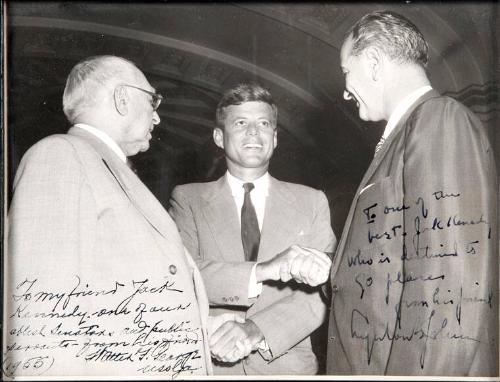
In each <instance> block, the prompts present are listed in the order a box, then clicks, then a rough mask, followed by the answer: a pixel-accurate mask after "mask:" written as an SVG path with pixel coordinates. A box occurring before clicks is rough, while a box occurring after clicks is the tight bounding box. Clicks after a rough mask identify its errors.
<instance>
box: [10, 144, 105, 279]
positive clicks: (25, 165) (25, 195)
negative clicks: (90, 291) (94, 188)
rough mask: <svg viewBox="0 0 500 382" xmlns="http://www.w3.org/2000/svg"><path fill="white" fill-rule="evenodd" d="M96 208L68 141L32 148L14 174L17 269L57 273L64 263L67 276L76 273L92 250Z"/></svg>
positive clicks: (12, 222)
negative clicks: (80, 259)
mask: <svg viewBox="0 0 500 382" xmlns="http://www.w3.org/2000/svg"><path fill="white" fill-rule="evenodd" d="M95 208H96V207H95V201H94V200H93V197H92V194H91V191H90V188H89V186H88V183H87V181H86V178H85V175H84V173H83V172H82V167H81V164H80V162H79V159H78V157H77V154H76V152H75V150H74V148H73V146H72V145H71V144H70V143H69V142H67V141H66V140H64V139H62V138H52V139H50V140H48V141H43V142H41V143H39V144H37V145H36V146H34V147H33V148H32V149H31V150H29V151H28V153H27V154H26V155H25V157H24V158H23V160H22V162H21V164H20V166H19V169H18V172H17V175H16V178H15V182H14V196H13V200H12V204H11V207H10V211H9V257H10V259H12V261H13V262H14V263H13V264H12V263H11V265H12V266H13V271H14V274H15V275H16V276H17V275H18V274H19V272H21V273H23V274H24V273H30V274H33V275H35V274H38V275H46V274H53V270H54V269H58V268H60V267H61V265H63V266H64V269H65V271H66V272H65V273H67V274H68V277H74V275H75V274H77V273H78V271H79V269H78V264H79V261H78V259H79V258H80V257H82V256H86V255H88V254H89V253H91V251H92V245H93V242H94V231H93V227H95V219H96V210H95ZM34 260H35V261H34ZM21 268H22V271H21ZM19 276H20V277H24V276H21V275H20V274H19ZM60 276H61V275H60Z"/></svg>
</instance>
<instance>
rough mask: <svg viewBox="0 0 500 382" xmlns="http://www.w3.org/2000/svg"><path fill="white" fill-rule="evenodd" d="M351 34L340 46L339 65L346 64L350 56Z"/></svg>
mask: <svg viewBox="0 0 500 382" xmlns="http://www.w3.org/2000/svg"><path fill="white" fill-rule="evenodd" d="M352 44H353V41H352V36H349V37H348V38H347V40H345V41H344V44H343V45H342V48H341V49H340V65H341V66H346V65H348V63H349V59H350V58H352V56H351V51H352Z"/></svg>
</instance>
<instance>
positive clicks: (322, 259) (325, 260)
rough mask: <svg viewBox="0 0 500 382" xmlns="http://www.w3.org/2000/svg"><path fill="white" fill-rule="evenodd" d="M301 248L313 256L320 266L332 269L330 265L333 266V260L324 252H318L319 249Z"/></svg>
mask: <svg viewBox="0 0 500 382" xmlns="http://www.w3.org/2000/svg"><path fill="white" fill-rule="evenodd" d="M301 248H302V249H303V250H306V251H307V252H308V253H310V254H311V255H313V256H314V258H315V259H316V261H318V263H319V264H320V265H323V266H325V267H330V265H331V264H332V260H331V259H330V257H329V256H328V255H327V254H325V253H324V252H321V251H318V250H317V249H315V248H310V247H301Z"/></svg>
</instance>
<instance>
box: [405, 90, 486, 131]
mask: <svg viewBox="0 0 500 382" xmlns="http://www.w3.org/2000/svg"><path fill="white" fill-rule="evenodd" d="M415 111H416V113H414V116H415V117H420V118H423V119H432V120H439V121H441V122H446V121H448V120H450V121H451V120H463V121H464V122H466V123H467V124H470V125H474V126H477V127H481V126H482V124H481V122H480V121H479V119H478V118H477V116H476V115H475V114H474V113H473V112H472V111H471V110H470V109H469V108H468V107H467V106H465V105H464V104H462V103H461V102H459V101H457V100H456V99H454V98H451V97H448V96H442V95H440V96H436V97H431V98H429V99H428V100H426V101H424V102H423V103H422V104H421V105H419V106H418V107H417V108H416V110H415Z"/></svg>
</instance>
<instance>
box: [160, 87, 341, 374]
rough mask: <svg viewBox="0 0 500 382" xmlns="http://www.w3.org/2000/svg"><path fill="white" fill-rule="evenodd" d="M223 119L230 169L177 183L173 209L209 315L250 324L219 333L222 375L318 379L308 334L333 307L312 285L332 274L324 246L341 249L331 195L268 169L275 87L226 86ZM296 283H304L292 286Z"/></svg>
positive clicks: (216, 348) (220, 136)
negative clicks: (238, 352) (246, 347)
mask: <svg viewBox="0 0 500 382" xmlns="http://www.w3.org/2000/svg"><path fill="white" fill-rule="evenodd" d="M216 122H217V126H216V128H215V129H214V133H213V137H214V141H215V143H216V145H217V146H218V147H220V148H222V149H224V152H225V155H226V163H227V168H228V171H227V173H226V174H225V175H224V176H223V177H222V178H220V179H218V180H217V181H215V182H209V183H193V184H187V185H183V186H178V187H176V188H175V189H174V191H173V193H172V199H171V205H172V208H171V210H170V213H171V215H172V217H173V218H174V220H175V221H176V223H177V225H178V227H179V229H180V232H181V236H182V238H183V240H184V244H185V245H186V247H187V248H188V250H189V251H190V252H191V253H192V255H193V257H194V258H195V260H196V262H197V264H198V266H199V267H200V270H201V274H202V276H203V279H204V281H205V285H206V287H207V292H208V296H209V301H210V304H211V314H212V315H218V314H221V313H224V312H237V313H239V314H240V315H241V316H242V317H243V318H244V319H245V322H244V323H239V322H234V321H230V322H227V323H225V324H224V325H222V326H221V327H220V328H219V329H218V330H217V331H216V332H215V333H214V334H213V336H212V338H211V340H210V344H211V351H212V354H213V355H214V357H215V358H216V359H218V360H220V361H223V362H219V363H216V364H215V367H214V372H215V374H233V375H235V374H238V375H241V374H268V375H272V374H275V375H276V374H315V373H316V372H317V360H316V357H315V355H314V353H313V351H312V349H311V342H310V338H309V335H310V334H311V333H312V332H313V331H314V330H315V329H316V328H318V327H319V326H320V325H321V323H322V322H323V320H324V319H325V313H326V307H325V304H324V302H323V301H322V299H321V296H320V294H319V293H318V290H317V289H316V288H314V287H311V285H313V286H316V285H318V284H320V283H322V282H324V281H326V278H327V277H328V274H329V268H330V264H331V262H330V261H329V258H328V257H327V256H325V255H324V254H323V253H321V252H319V251H318V250H321V251H332V250H333V248H334V246H335V237H334V235H333V232H332V229H331V227H330V213H329V207H328V203H327V200H326V197H325V195H324V194H323V193H322V192H320V191H317V190H314V189H311V188H309V187H305V186H302V185H298V184H292V183H286V182H281V181H279V180H277V179H275V178H273V177H272V176H270V175H269V173H268V172H267V170H268V166H269V161H270V159H271V157H272V154H273V151H274V148H275V147H276V144H277V131H276V127H277V108H276V105H275V104H274V102H273V100H272V98H271V95H270V93H269V92H268V91H267V90H265V89H263V88H262V87H260V86H258V85H255V84H242V85H239V86H237V87H236V88H233V89H230V90H228V91H227V92H226V93H225V94H224V96H223V97H222V99H221V101H220V102H219V104H218V106H217V111H216ZM249 210H251V211H252V212H251V214H250V215H251V217H250V219H249V218H248V215H247V212H248V211H249ZM254 234H255V235H256V237H257V240H256V241H255V242H252V243H250V244H249V243H248V238H249V237H250V238H251V237H252V235H254ZM250 241H251V240H250ZM294 244H298V245H303V246H306V247H309V248H308V249H305V250H300V249H299V248H298V247H296V246H294ZM252 256H253V257H252ZM291 278H293V279H294V280H295V281H298V282H294V281H291V282H289V283H284V282H286V281H288V280H290V279H291ZM306 284H309V285H306ZM245 341H246V342H245ZM242 343H247V344H248V343H249V344H250V350H251V351H252V353H251V354H250V355H249V356H248V357H247V358H245V359H244V360H243V361H238V362H235V361H237V357H233V351H234V349H238V348H237V347H236V344H238V345H241V344H242ZM240 348H242V347H241V346H240Z"/></svg>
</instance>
